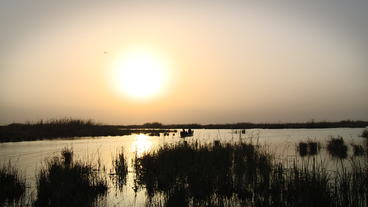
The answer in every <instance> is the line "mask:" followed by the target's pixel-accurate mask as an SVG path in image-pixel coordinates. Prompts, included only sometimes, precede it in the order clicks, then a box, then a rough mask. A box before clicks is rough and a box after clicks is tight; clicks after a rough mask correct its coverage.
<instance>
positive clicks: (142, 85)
mask: <svg viewBox="0 0 368 207" xmlns="http://www.w3.org/2000/svg"><path fill="white" fill-rule="evenodd" d="M119 70H120V73H119V77H118V78H119V82H120V87H121V88H122V89H123V90H124V91H125V92H126V93H128V94H129V95H132V96H135V97H147V96H151V95H153V94H155V93H157V92H158V91H159V90H160V87H161V86H162V83H163V75H164V74H163V65H162V64H161V63H160V62H159V61H158V60H157V59H155V57H153V56H152V55H148V54H144V53H138V54H133V55H130V56H129V57H126V58H125V60H124V61H123V63H122V65H121V66H120V69H119Z"/></svg>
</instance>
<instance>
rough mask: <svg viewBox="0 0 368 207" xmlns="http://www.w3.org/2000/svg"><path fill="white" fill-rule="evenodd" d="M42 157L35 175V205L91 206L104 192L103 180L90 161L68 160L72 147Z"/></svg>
mask: <svg viewBox="0 0 368 207" xmlns="http://www.w3.org/2000/svg"><path fill="white" fill-rule="evenodd" d="M61 155H62V156H61V157H60V156H55V157H53V158H49V159H47V160H46V164H45V166H43V168H42V169H41V170H40V171H39V173H38V175H37V176H36V184H37V199H36V201H35V202H34V205H36V206H91V205H95V204H96V202H97V199H98V198H99V196H102V195H106V192H107V181H106V178H104V177H103V175H102V174H101V172H100V171H99V169H96V168H95V167H94V165H93V164H92V163H83V162H80V161H79V162H74V161H72V160H73V159H72V157H73V151H72V150H70V149H67V148H65V149H63V150H62V152H61Z"/></svg>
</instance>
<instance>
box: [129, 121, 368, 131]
mask: <svg viewBox="0 0 368 207" xmlns="http://www.w3.org/2000/svg"><path fill="white" fill-rule="evenodd" d="M367 126H368V121H360V120H359V121H350V120H344V121H339V122H327V121H321V122H314V121H311V122H305V123H250V122H238V123H228V124H197V123H192V124H169V125H164V124H161V123H159V122H152V123H145V124H143V125H128V126H122V127H123V128H165V129H182V128H184V129H189V128H190V129H303V128H306V129H315V128H317V129H318V128H365V127H367Z"/></svg>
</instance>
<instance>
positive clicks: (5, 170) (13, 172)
mask: <svg viewBox="0 0 368 207" xmlns="http://www.w3.org/2000/svg"><path fill="white" fill-rule="evenodd" d="M0 186H1V187H0V206H7V205H9V206H12V205H17V204H18V203H19V201H20V200H21V198H22V197H24V195H25V192H26V179H25V178H24V177H23V175H22V174H21V173H20V172H19V170H18V169H17V168H16V167H15V166H13V165H12V164H11V163H10V160H9V163H8V164H5V163H3V164H2V165H1V166H0Z"/></svg>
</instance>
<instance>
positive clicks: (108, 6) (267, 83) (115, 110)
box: [0, 0, 368, 125]
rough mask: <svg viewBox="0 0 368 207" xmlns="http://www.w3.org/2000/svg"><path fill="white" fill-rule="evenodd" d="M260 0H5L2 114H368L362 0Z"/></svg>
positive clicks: (252, 117)
mask: <svg viewBox="0 0 368 207" xmlns="http://www.w3.org/2000/svg"><path fill="white" fill-rule="evenodd" d="M262 2H263V3H257V2H255V1H220V0H217V1H194V0H186V1H184V0H177V1H164V0H158V1H148V0H147V1H144V0H142V1H140V0H138V1H112V0H107V1H40V0H33V1H0V97H1V98H0V125H2V124H9V123H12V122H24V121H27V120H29V121H38V120H40V119H50V118H62V117H73V118H82V119H89V118H92V119H94V120H96V121H101V122H103V123H109V124H143V123H145V122H153V121H158V122H162V123H164V124H171V123H202V124H207V123H213V124H216V123H234V122H279V121H281V122H305V121H308V120H310V119H315V120H317V121H319V120H321V121H322V120H328V121H339V120H342V119H352V120H367V117H368V93H367V92H368V81H367V77H368V1H358V0H352V1H342V0H326V1H322V2H321V1H315V0H312V1H271V0H269V1H262ZM131 65H134V67H133V68H134V69H132V66H131ZM137 65H138V66H137ZM147 69H148V70H147ZM125 70H127V71H125ZM152 71H156V72H152ZM133 73H134V74H138V75H139V78H138V79H136V77H133V76H134V75H133ZM147 74H148V75H147ZM152 80H154V81H152ZM141 86H142V88H140V89H139V90H141V92H142V91H143V92H144V91H146V92H147V91H152V94H148V95H147V96H145V95H140V96H138V97H136V96H135V95H137V94H134V93H138V92H137V90H138V88H139V87H141Z"/></svg>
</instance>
